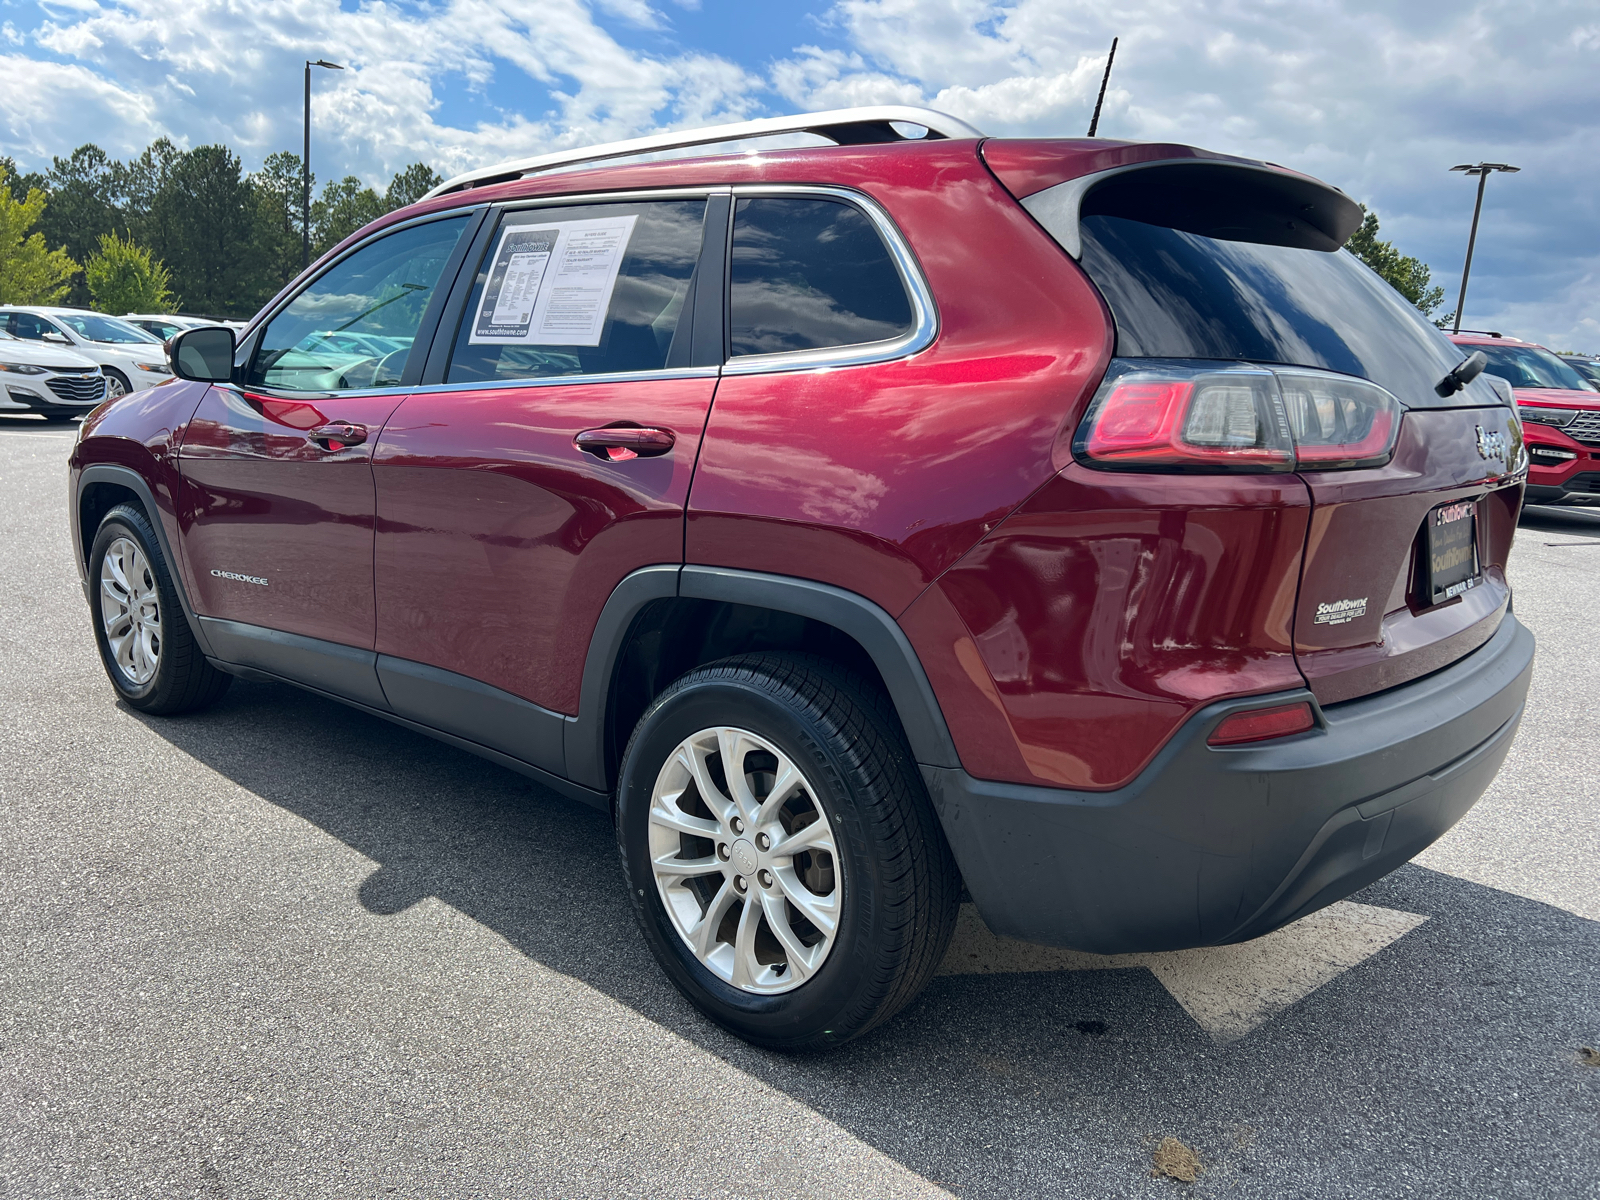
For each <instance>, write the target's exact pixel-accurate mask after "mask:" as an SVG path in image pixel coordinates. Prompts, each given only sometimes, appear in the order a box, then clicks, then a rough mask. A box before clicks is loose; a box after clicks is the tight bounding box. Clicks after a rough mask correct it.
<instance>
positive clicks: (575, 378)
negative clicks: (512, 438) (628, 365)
mask: <svg viewBox="0 0 1600 1200" xmlns="http://www.w3.org/2000/svg"><path fill="white" fill-rule="evenodd" d="M718 374H719V372H718V370H717V368H716V367H662V368H661V369H660V370H656V371H612V372H610V373H609V374H604V375H530V376H527V377H526V378H523V379H469V380H466V381H465V382H462V383H431V384H426V385H424V386H421V387H415V388H412V389H411V393H410V394H412V395H421V394H423V393H429V394H432V393H434V392H484V391H490V390H494V391H499V390H500V389H502V388H525V387H561V386H564V385H567V384H572V385H580V384H592V383H643V382H645V381H647V380H651V379H658V380H659V379H715V378H716V377H717V375H718ZM349 394H350V393H348V392H340V393H339V395H341V396H345V395H349Z"/></svg>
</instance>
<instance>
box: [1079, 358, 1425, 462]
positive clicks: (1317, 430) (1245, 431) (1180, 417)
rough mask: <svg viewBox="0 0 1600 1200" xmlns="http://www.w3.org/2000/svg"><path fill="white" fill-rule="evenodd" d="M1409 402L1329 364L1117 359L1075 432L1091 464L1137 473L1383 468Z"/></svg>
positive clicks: (1085, 457)
mask: <svg viewBox="0 0 1600 1200" xmlns="http://www.w3.org/2000/svg"><path fill="white" fill-rule="evenodd" d="M1400 411H1401V410H1400V403H1399V401H1397V400H1396V399H1395V398H1394V397H1393V396H1391V395H1390V394H1389V393H1388V392H1386V391H1384V390H1383V389H1382V388H1381V387H1378V386H1377V385H1376V384H1373V383H1368V382H1367V381H1366V380H1364V379H1354V378H1351V377H1350V376H1347V375H1336V374H1334V373H1333V372H1327V371H1308V370H1293V371H1290V370H1275V369H1271V368H1265V367H1253V366H1252V367H1245V366H1238V367H1224V368H1221V369H1218V368H1217V367H1213V366H1206V367H1196V366H1194V365H1193V364H1190V363H1177V362H1167V363H1163V362H1152V361H1151V360H1142V361H1135V360H1122V361H1119V362H1113V363H1112V367H1111V370H1110V371H1109V372H1108V373H1107V375H1106V379H1105V382H1104V383H1102V384H1101V386H1100V391H1099V392H1098V393H1097V394H1096V396H1095V398H1094V402H1093V403H1092V404H1091V405H1090V406H1089V411H1088V413H1087V414H1086V415H1085V416H1084V419H1083V423H1082V424H1081V425H1080V426H1079V428H1078V433H1077V436H1076V437H1075V438H1074V439H1073V450H1074V452H1075V453H1076V454H1077V456H1078V457H1079V458H1080V459H1083V460H1085V461H1087V462H1089V463H1090V464H1092V465H1096V466H1103V467H1110V468H1113V469H1119V470H1125V471H1126V470H1135V471H1206V472H1211V471H1250V472H1260V471H1293V470H1295V469H1297V468H1298V469H1300V470H1310V471H1326V470H1332V469H1335V468H1343V467H1365V466H1381V465H1382V464H1383V463H1386V462H1388V461H1389V457H1390V456H1391V455H1392V454H1393V453H1394V443H1395V439H1396V437H1397V435H1398V433H1399V430H1400Z"/></svg>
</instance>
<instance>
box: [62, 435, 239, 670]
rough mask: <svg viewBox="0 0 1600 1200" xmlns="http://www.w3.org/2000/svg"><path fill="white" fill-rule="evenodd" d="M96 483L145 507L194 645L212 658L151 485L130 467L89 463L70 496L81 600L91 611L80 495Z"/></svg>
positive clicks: (81, 496) (91, 604) (86, 549)
mask: <svg viewBox="0 0 1600 1200" xmlns="http://www.w3.org/2000/svg"><path fill="white" fill-rule="evenodd" d="M96 483H106V484H111V485H113V486H115V487H122V488H127V489H128V491H130V492H132V493H133V494H134V495H135V496H136V497H137V498H138V500H139V503H140V504H142V505H143V506H144V514H145V516H146V517H148V518H149V520H150V527H151V528H152V529H154V530H155V531H156V541H158V542H160V543H161V554H162V557H163V558H165V559H166V560H167V576H168V578H170V579H171V580H172V586H173V588H174V589H175V590H176V591H177V593H178V603H179V604H180V605H181V606H182V607H183V615H184V618H185V619H186V620H187V621H188V622H189V630H190V632H191V633H192V634H193V635H194V640H195V644H196V645H197V646H199V648H200V653H202V654H204V655H206V656H207V657H210V656H211V655H212V654H213V650H212V647H211V644H210V642H208V641H207V640H206V634H205V630H204V629H203V628H202V627H201V624H200V617H199V614H198V613H196V612H195V610H194V606H193V605H192V604H190V603H189V593H188V590H187V589H186V588H185V587H184V586H183V568H182V564H181V560H180V559H179V558H178V556H177V555H176V554H175V553H173V547H172V545H171V544H170V543H168V541H167V531H166V527H165V526H164V525H163V524H162V523H161V506H160V505H159V504H157V503H156V497H155V493H154V492H152V491H151V490H150V484H149V483H148V482H147V481H146V480H145V477H144V476H143V475H141V474H139V472H137V471H135V470H134V469H133V468H132V467H121V466H117V465H115V464H113V463H91V464H90V465H89V466H87V467H84V468H83V470H82V471H80V472H79V473H78V481H77V488H76V490H75V491H74V492H73V495H72V514H71V515H72V542H73V546H74V547H75V548H76V551H77V560H78V578H79V579H80V580H81V581H82V583H83V596H84V599H85V600H87V601H89V602H90V606H91V608H92V607H93V594H92V592H91V591H90V584H89V574H88V570H89V547H88V545H87V544H85V541H84V537H83V529H82V525H81V521H82V516H81V513H82V511H83V493H84V491H85V489H87V488H88V487H89V486H90V485H92V484H96Z"/></svg>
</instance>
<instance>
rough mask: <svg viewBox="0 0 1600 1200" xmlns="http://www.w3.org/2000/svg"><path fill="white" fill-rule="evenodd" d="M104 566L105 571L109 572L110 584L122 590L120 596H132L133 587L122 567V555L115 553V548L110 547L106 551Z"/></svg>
mask: <svg viewBox="0 0 1600 1200" xmlns="http://www.w3.org/2000/svg"><path fill="white" fill-rule="evenodd" d="M105 565H106V570H108V571H110V572H111V579H112V582H114V583H115V584H116V585H117V586H118V587H119V588H121V589H122V594H123V595H125V596H132V595H133V585H132V584H130V583H129V582H128V572H127V569H126V567H125V566H124V565H123V562H122V555H121V554H119V553H118V552H117V548H116V547H115V546H112V548H111V549H110V550H108V551H106V564H105Z"/></svg>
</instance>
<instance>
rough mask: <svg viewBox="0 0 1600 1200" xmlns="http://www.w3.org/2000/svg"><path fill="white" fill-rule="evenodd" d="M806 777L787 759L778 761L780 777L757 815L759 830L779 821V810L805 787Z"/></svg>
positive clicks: (756, 821)
mask: <svg viewBox="0 0 1600 1200" xmlns="http://www.w3.org/2000/svg"><path fill="white" fill-rule="evenodd" d="M805 782H806V777H805V776H804V775H802V774H800V770H799V768H797V767H796V766H795V765H794V764H793V763H792V762H790V761H789V760H788V759H787V758H781V757H780V758H779V759H778V777H777V779H775V780H774V781H773V783H772V790H771V791H770V792H768V793H767V796H766V799H765V800H763V801H762V802H761V811H760V812H759V813H757V814H756V819H755V822H754V824H755V825H756V827H757V828H760V827H761V826H763V825H767V824H770V823H771V822H773V821H776V820H777V819H778V810H779V809H780V808H782V807H783V806H784V805H785V804H787V803H788V801H789V797H790V796H793V795H794V794H795V792H797V791H799V790H800V788H801V787H803V786H804V785H805Z"/></svg>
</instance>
